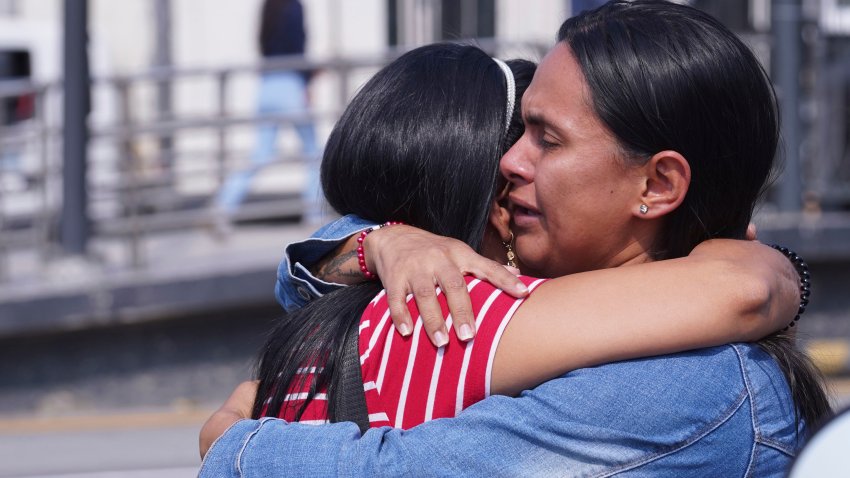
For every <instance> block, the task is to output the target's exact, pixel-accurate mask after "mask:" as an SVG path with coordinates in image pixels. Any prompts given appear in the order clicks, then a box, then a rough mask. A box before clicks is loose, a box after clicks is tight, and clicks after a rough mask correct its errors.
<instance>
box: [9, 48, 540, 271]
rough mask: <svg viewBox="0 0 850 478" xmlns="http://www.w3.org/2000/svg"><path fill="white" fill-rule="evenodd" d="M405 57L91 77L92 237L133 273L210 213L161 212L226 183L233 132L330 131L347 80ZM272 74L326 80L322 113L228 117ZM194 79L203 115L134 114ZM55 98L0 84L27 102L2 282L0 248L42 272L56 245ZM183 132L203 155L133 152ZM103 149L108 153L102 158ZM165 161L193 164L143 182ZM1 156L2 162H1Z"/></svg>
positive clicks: (274, 206) (273, 207) (13, 131)
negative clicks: (329, 94) (29, 258)
mask: <svg viewBox="0 0 850 478" xmlns="http://www.w3.org/2000/svg"><path fill="white" fill-rule="evenodd" d="M476 44H477V45H478V46H480V47H481V48H483V49H485V50H487V51H489V52H491V54H492V53H493V52H496V51H499V50H500V49H507V48H513V49H516V48H523V49H525V50H526V51H528V50H530V51H533V52H535V53H536V54H538V55H542V53H543V52H544V51H545V50H546V48H547V45H540V44H532V43H525V42H500V41H495V40H492V39H485V40H480V41H478V42H476ZM409 49H410V47H398V48H389V49H386V50H385V51H383V52H380V53H377V54H363V55H353V56H346V57H329V58H321V59H316V58H310V57H306V56H303V55H289V56H281V57H276V58H270V59H266V60H263V61H258V62H251V63H246V64H241V65H226V66H222V67H157V68H151V69H150V70H146V71H142V72H137V73H131V74H114V75H105V76H104V75H99V76H95V77H93V78H92V80H91V85H92V92H93V93H92V95H93V97H94V95H96V94H97V92H98V91H100V92H107V93H108V94H111V95H113V98H115V106H116V110H117V113H116V116H115V119H114V120H111V121H109V122H107V123H105V124H103V123H99V122H98V120H97V118H96V117H90V118H89V124H90V129H89V130H90V142H91V144H92V149H93V150H97V149H100V150H101V151H100V153H99V154H98V153H97V152H90V154H89V159H88V161H89V164H90V165H91V167H92V168H94V170H93V171H94V172H95V173H96V174H95V176H93V177H92V178H90V180H89V187H90V188H92V189H91V194H90V201H91V202H92V204H100V203H103V204H106V205H109V204H112V206H110V207H108V208H107V209H108V210H111V212H108V213H104V212H99V213H97V214H95V216H94V217H93V219H92V220H93V224H92V226H93V231H94V234H95V238H96V239H97V238H102V237H112V238H115V237H118V238H120V240H121V241H123V242H124V243H125V244H126V245H127V248H128V250H129V251H130V254H129V256H130V257H131V260H130V262H131V263H132V265H134V266H137V267H138V266H143V265H144V264H145V258H144V253H143V242H144V237H145V236H146V235H147V234H149V233H152V232H156V231H166V230H174V229H180V228H192V227H201V226H204V225H208V224H209V222H210V220H211V218H210V214H209V212H210V211H207V213H205V214H198V210H197V209H191V210H188V211H186V210H179V209H174V208H173V207H167V206H166V205H167V204H168V202H169V201H170V200H171V199H169V197H171V196H174V195H175V194H177V195H179V193H176V192H175V190H174V187H175V181H179V180H180V177H181V176H185V175H186V174H190V175H192V176H193V177H194V176H209V177H211V178H214V181H215V183H216V184H218V186H217V187H220V185H221V183H222V182H223V181H224V180H225V178H226V177H227V171H228V169H229V166H228V165H229V164H230V163H232V162H233V160H236V159H239V157H240V154H237V153H236V152H235V150H234V148H233V146H232V145H231V144H230V139H229V136H230V135H231V134H232V133H233V132H234V131H236V130H237V129H239V128H243V129H244V128H251V127H256V126H258V125H263V124H269V123H275V124H279V125H281V126H289V125H293V124H295V123H299V122H303V121H310V122H313V123H317V122H325V123H331V122H333V121H335V120H336V118H338V116H339V114H340V112H341V111H342V108H343V107H344V106H345V105H346V104H347V102H348V100H349V97H350V95H351V93H352V91H354V88H355V85H353V84H352V83H351V80H352V78H353V76H352V74H353V73H355V72H356V71H358V70H363V69H375V70H377V69H378V68H380V67H382V66H384V65H385V64H387V63H388V62H390V61H392V60H393V59H395V58H397V57H398V56H400V55H401V54H403V53H404V52H405V51H408V50H409ZM278 70H295V71H320V72H322V73H323V74H325V75H335V76H336V82H337V84H338V87H337V88H336V91H335V95H336V101H335V102H334V104H333V106H332V107H330V108H328V107H325V108H324V109H322V110H318V109H311V110H310V111H309V112H308V113H307V114H257V113H255V112H250V113H247V112H241V113H237V112H234V111H231V110H230V108H229V100H230V98H231V94H232V93H231V92H230V91H229V90H230V88H229V86H230V84H231V82H232V80H233V79H234V78H236V77H244V76H251V77H256V76H258V75H260V74H263V73H266V72H273V71H278ZM196 79H201V80H205V81H206V80H212V81H213V83H214V90H213V92H212V93H211V95H212V96H211V97H210V99H211V101H209V104H210V108H209V110H208V111H207V112H205V113H202V114H198V113H195V114H190V115H186V114H183V115H179V114H171V115H168V116H160V115H139V113H141V112H142V111H141V110H140V109H139V108H138V107H137V106H138V105H136V103H135V102H134V98H133V94H134V91H135V90H136V89H137V88H139V87H146V86H148V85H150V84H162V83H166V84H175V83H177V82H179V81H185V80H190V81H195V80H196ZM61 92H62V81H61V80H57V81H52V82H41V81H33V80H27V79H19V80H17V79H16V80H3V81H0V100H2V99H4V98H20V97H25V96H31V97H32V98H33V101H34V103H35V111H34V113H33V116H32V118H29V119H26V120H24V121H22V122H19V123H17V124H14V125H11V126H2V125H0V179H2V178H3V177H4V176H5V177H13V178H14V177H15V176H17V177H19V178H20V179H19V180H18V183H20V184H24V185H25V186H23V187H25V189H24V190H23V191H20V190H17V191H15V190H9V189H8V188H6V186H5V185H4V183H3V182H0V281H2V280H3V278H4V273H5V268H4V264H5V263H6V262H7V261H5V259H6V251H7V250H9V249H10V248H14V249H17V248H35V250H37V251H39V257H41V260H42V261H43V262H42V263H46V262H47V261H50V260H51V257H52V255H51V254H52V253H51V251H52V250H53V242H54V241H55V239H56V238H55V237H53V236H52V235H53V234H55V233H54V232H53V231H54V230H55V228H56V224H57V223H58V221H59V220H60V218H59V217H58V209H57V201H58V200H59V198H58V195H57V194H56V193H55V190H57V188H58V187H59V186H60V182H61V179H60V174H59V173H60V172H61V160H60V157H59V151H60V147H61V145H60V142H61V141H60V140H61V132H62V128H61V125H60V124H59V115H58V114H56V111H57V110H58V104H59V103H58V97H59V96H60V95H61ZM186 131H207V132H210V133H213V134H214V137H215V138H216V139H214V140H213V141H212V142H211V143H210V146H211V148H210V149H205V150H204V151H203V152H199V151H196V152H194V153H190V152H183V151H159V152H158V153H153V154H152V153H150V152H147V151H144V152H143V151H142V150H141V149H140V148H139V146H138V145H139V144H140V142H141V141H145V140H147V139H150V138H153V139H157V138H169V137H179V136H180V135H181V134H183V133H184V132H186ZM104 148H106V150H107V151H113V152H111V153H110V152H106V153H104V152H103V149H104ZM33 154H35V156H34V157H35V160H34V161H33V160H32V159H33V156H32V155H33ZM165 154H171V155H174V156H175V157H184V156H193V157H194V158H195V159H194V160H193V161H192V162H191V164H190V165H189V166H188V167H187V166H185V165H184V166H181V167H180V169H179V170H166V171H162V172H161V173H160V174H150V173H149V172H148V170H149V169H150V164H163V158H164V157H163V155H165ZM4 155H6V156H4ZM9 155H11V156H10V157H12V158H13V159H12V160H7V156H9ZM21 158H24V159H26V160H27V161H25V164H19V163H20V161H19V160H20V159H21ZM305 159H306V157H305V156H304V155H301V154H288V155H284V156H280V157H278V158H276V159H273V160H272V161H270V162H269V163H268V165H277V164H286V163H293V162H295V163H297V162H303V161H304V160H305ZM97 171H101V172H102V173H97ZM108 171H112V173H108ZM104 174H105V176H104ZM32 181H34V182H32ZM30 182H32V183H30ZM217 187H216V188H217ZM214 190H215V189H214ZM23 193H26V194H28V195H29V196H27V197H30V196H32V195H34V197H35V198H37V199H34V200H35V201H36V202H37V204H33V205H32V208H33V209H32V211H31V212H30V213H28V215H26V216H24V217H23V219H20V218H16V217H12V216H9V215H8V214H10V210H9V209H8V208H9V207H11V205H12V203H14V202H15V200H16V195H17V196H20V195H21V194H23ZM17 199H18V201H17V202H21V201H24V202H26V201H32V199H26V198H24V199H20V198H17ZM292 199H296V198H290V200H277V199H275V200H272V201H270V202H265V203H250V204H246V205H245V207H244V208H243V210H241V211H240V212H239V214H238V215H237V218H246V219H263V218H268V217H274V216H279V215H280V214H296V213H297V212H298V210H297V203H298V202H297V200H292ZM97 209H102V208H97ZM11 213H13V212H11Z"/></svg>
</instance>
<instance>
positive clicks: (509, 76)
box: [493, 58, 516, 131]
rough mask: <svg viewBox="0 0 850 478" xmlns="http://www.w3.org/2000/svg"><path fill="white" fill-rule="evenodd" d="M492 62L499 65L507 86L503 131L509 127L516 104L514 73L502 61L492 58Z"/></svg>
mask: <svg viewBox="0 0 850 478" xmlns="http://www.w3.org/2000/svg"><path fill="white" fill-rule="evenodd" d="M493 61H495V62H496V64H497V65H499V68H501V69H502V71H503V72H504V73H505V82H507V84H508V109H507V112H506V114H505V131H507V130H508V128H510V127H511V118H513V116H514V103H515V102H516V83H515V82H514V72H513V71H511V67H509V66H508V65H507V63H505V62H504V61H502V60H500V59H498V58H493Z"/></svg>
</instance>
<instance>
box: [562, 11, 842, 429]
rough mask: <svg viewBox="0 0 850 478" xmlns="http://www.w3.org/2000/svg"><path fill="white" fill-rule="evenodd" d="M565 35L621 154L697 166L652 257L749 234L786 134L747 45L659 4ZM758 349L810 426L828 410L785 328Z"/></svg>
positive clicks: (705, 20)
mask: <svg viewBox="0 0 850 478" xmlns="http://www.w3.org/2000/svg"><path fill="white" fill-rule="evenodd" d="M558 41H560V42H564V43H566V44H567V45H568V46H569V47H570V49H571V50H572V53H573V55H574V56H575V58H576V60H577V61H578V63H579V65H580V66H581V69H582V72H583V73H584V77H585V81H586V84H587V87H588V88H589V91H590V94H591V96H592V105H593V108H594V110H595V112H596V114H597V115H598V116H599V118H600V119H601V120H602V122H603V123H604V124H605V125H606V127H607V128H608V130H609V131H611V132H612V133H613V134H614V136H615V137H616V138H617V141H618V142H619V145H620V147H621V149H622V150H623V151H624V153H625V154H624V156H625V159H626V161H629V162H632V163H640V164H642V163H645V162H646V161H647V160H649V158H651V157H652V156H653V155H654V154H655V153H657V152H660V151H663V150H668V149H669V150H675V151H678V152H679V153H681V154H682V155H683V156H684V157H685V158H687V161H688V163H689V165H690V167H691V184H690V188H689V189H688V193H687V195H686V196H685V199H684V201H683V202H682V204H681V206H680V207H679V208H677V209H676V210H675V211H674V212H672V213H671V214H669V215H668V217H666V218H665V220H664V224H663V226H662V230H661V233H660V234H659V237H658V239H657V241H656V242H655V244H654V245H653V247H652V251H651V254H652V256H653V257H654V258H656V259H669V258H674V257H682V256H685V255H687V254H688V253H689V252H690V251H691V250H692V249H693V248H694V247H696V245H697V244H699V243H700V242H702V241H705V240H706V239H711V238H735V239H743V238H744V234H745V232H746V229H747V225H748V224H749V222H750V220H751V218H752V214H753V209H754V207H755V204H756V202H757V201H758V199H759V198H760V197H761V195H762V194H763V192H764V189H765V188H766V185H767V184H768V183H769V178H770V175H771V171H772V168H773V166H774V158H775V156H776V149H777V143H778V140H779V115H778V111H777V102H776V95H775V92H774V90H773V87H772V85H771V83H770V80H769V78H768V76H767V74H766V73H765V71H764V69H763V68H762V67H761V64H760V63H759V61H758V60H757V59H756V57H755V56H754V55H753V53H752V52H751V51H750V49H749V48H747V46H746V45H745V44H744V43H743V42H742V41H741V40H740V39H739V38H738V37H737V36H736V35H735V34H734V33H732V32H731V31H730V30H729V29H727V28H726V27H725V26H724V25H722V24H721V23H720V22H719V21H717V20H716V19H714V18H713V17H711V16H710V15H708V14H706V13H704V12H701V11H699V10H697V9H695V8H691V7H687V6H684V5H678V4H674V3H671V2H666V1H661V0H636V1H632V2H628V1H611V2H608V3H607V4H605V5H603V6H602V7H599V8H598V9H596V10H591V11H587V12H583V13H582V14H580V15H578V16H576V17H573V18H570V19H568V20H567V21H565V22H564V23H563V25H561V28H560V31H559V32H558ZM789 319H790V318H789ZM759 345H760V346H761V347H762V348H763V349H764V350H765V351H766V352H767V353H769V354H770V355H771V356H772V357H773V358H774V359H775V360H776V362H777V363H778V364H779V366H780V368H781V369H782V371H783V373H784V374H785V377H786V379H787V380H788V382H789V385H790V388H791V392H792V396H793V398H794V402H795V404H796V407H797V411H798V413H799V414H800V415H801V416H802V418H803V419H804V420H805V422H806V424H807V426H808V427H809V429H812V428H813V426H814V425H816V424H817V423H818V422H819V421H820V420H821V419H822V418H823V417H824V416H826V415H828V414H829V413H830V407H829V401H828V399H827V397H826V393H825V392H824V388H823V383H822V382H823V379H822V377H821V375H820V373H819V371H818V370H817V369H816V368H815V367H814V365H813V364H812V363H811V361H810V360H809V359H808V357H806V356H805V354H803V353H802V352H800V351H799V350H797V349H796V348H795V347H794V343H793V340H792V339H791V338H790V337H788V336H787V335H785V334H776V335H773V336H771V337H768V338H766V339H763V340H762V341H760V342H759Z"/></svg>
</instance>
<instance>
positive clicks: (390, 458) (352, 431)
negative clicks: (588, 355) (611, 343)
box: [200, 344, 804, 478]
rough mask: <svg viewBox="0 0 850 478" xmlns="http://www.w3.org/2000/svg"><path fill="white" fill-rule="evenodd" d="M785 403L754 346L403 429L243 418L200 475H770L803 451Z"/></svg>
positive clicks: (670, 359) (693, 355)
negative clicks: (304, 423) (798, 452)
mask: <svg viewBox="0 0 850 478" xmlns="http://www.w3.org/2000/svg"><path fill="white" fill-rule="evenodd" d="M803 428H804V425H802V424H801V425H800V429H799V430H798V429H797V427H796V425H795V414H794V408H793V403H792V401H791V397H790V392H789V389H788V386H787V384H786V381H785V379H784V377H783V375H782V373H781V372H780V370H779V369H778V367H777V366H776V364H775V363H774V361H773V360H772V359H771V358H770V357H768V356H767V355H766V354H765V353H764V352H763V351H762V350H761V349H760V348H759V347H758V346H756V345H749V344H734V345H726V346H722V347H715V348H710V349H703V350H699V351H692V352H687V353H681V354H675V355H668V356H662V357H653V358H646V359H640V360H630V361H624V362H618V363H613V364H608V365H604V366H599V367H594V368H588V369H582V370H577V371H574V372H571V373H569V374H567V375H564V376H562V377H560V378H558V379H555V380H551V381H549V382H546V383H544V384H542V385H540V386H538V387H537V388H535V389H533V390H529V391H526V392H523V394H522V395H521V396H520V397H518V398H508V397H501V396H493V397H490V398H488V399H486V400H484V401H482V402H479V403H477V404H475V405H473V406H472V407H470V408H468V409H466V410H464V411H463V412H461V413H460V415H458V416H457V417H456V418H452V419H440V420H434V421H431V422H427V423H425V424H423V425H420V426H418V427H415V428H412V429H410V430H406V431H405V430H400V429H391V428H380V429H372V430H369V431H367V432H366V433H365V434H363V435H362V436H361V434H360V432H359V430H358V429H357V426H356V425H354V424H352V423H338V424H332V425H322V426H310V425H302V424H297V423H293V424H290V423H286V422H284V421H282V420H278V419H262V420H259V421H257V420H242V421H240V422H237V423H236V424H235V425H234V426H232V427H231V428H230V429H229V430H228V431H227V432H226V433H225V434H224V435H223V436H222V437H221V438H220V439H219V440H218V441H216V443H215V444H214V445H213V447H212V448H211V449H210V451H209V453H208V454H207V456H206V458H205V461H204V463H203V466H202V468H201V471H200V476H201V477H213V476H215V477H260V476H263V477H276V476H352V477H355V476H356V477H367V476H368V477H371V476H481V477H497V476H570V477H572V476H587V477H607V476H629V477H644V476H646V477H671V478H672V477H730V476H753V477H781V476H784V475H785V473H786V471H787V468H788V466H789V464H790V462H791V459H792V457H793V456H794V454H795V453H796V450H797V449H798V448H799V447H800V446H801V444H802V443H801V442H802V436H803Z"/></svg>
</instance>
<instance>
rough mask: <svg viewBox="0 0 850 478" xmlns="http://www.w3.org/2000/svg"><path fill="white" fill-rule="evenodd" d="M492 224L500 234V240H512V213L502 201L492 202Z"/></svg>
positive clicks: (490, 219)
mask: <svg viewBox="0 0 850 478" xmlns="http://www.w3.org/2000/svg"><path fill="white" fill-rule="evenodd" d="M489 221H490V225H491V226H493V229H494V230H495V231H496V233H497V234H498V235H499V240H501V241H502V242H508V241H510V240H511V213H510V212H509V211H508V209H507V208H506V207H504V206H503V205H502V201H500V200H494V201H493V202H492V203H491V204H490V218H489Z"/></svg>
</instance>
